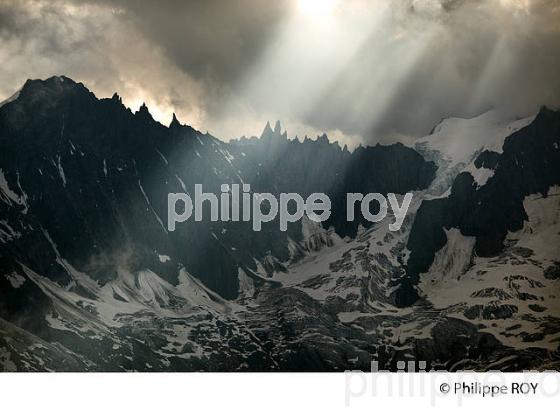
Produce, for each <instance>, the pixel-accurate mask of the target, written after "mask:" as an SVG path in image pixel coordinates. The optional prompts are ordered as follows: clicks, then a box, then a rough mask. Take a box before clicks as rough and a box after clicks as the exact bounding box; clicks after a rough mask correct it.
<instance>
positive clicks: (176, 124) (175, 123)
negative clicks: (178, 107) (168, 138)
mask: <svg viewBox="0 0 560 410" xmlns="http://www.w3.org/2000/svg"><path fill="white" fill-rule="evenodd" d="M180 127H181V123H180V122H179V120H178V119H177V116H176V115H175V113H173V119H172V120H171V123H170V124H169V129H174V128H180Z"/></svg>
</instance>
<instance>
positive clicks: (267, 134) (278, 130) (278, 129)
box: [261, 120, 288, 139]
mask: <svg viewBox="0 0 560 410" xmlns="http://www.w3.org/2000/svg"><path fill="white" fill-rule="evenodd" d="M272 137H275V138H276V137H280V138H283V139H288V132H287V131H284V132H282V124H281V123H280V121H279V120H278V121H276V123H275V124H274V129H272V127H271V126H270V122H269V121H267V122H266V125H265V126H264V129H263V132H262V134H261V138H272Z"/></svg>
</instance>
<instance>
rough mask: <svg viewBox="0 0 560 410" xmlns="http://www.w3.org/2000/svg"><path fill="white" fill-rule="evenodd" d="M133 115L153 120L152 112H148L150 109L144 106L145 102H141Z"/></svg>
mask: <svg viewBox="0 0 560 410" xmlns="http://www.w3.org/2000/svg"><path fill="white" fill-rule="evenodd" d="M135 115H137V116H138V117H139V118H142V119H147V120H151V121H154V118H153V117H152V114H150V110H149V109H148V107H147V106H146V103H145V102H143V103H142V105H141V106H140V108H138V111H136V114H135Z"/></svg>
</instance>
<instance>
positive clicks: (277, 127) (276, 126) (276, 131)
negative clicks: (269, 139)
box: [274, 120, 282, 135]
mask: <svg viewBox="0 0 560 410" xmlns="http://www.w3.org/2000/svg"><path fill="white" fill-rule="evenodd" d="M281 133H282V124H280V120H277V121H276V124H274V134H276V135H280V134H281Z"/></svg>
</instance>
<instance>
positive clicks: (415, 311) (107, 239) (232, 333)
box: [0, 76, 560, 371]
mask: <svg viewBox="0 0 560 410" xmlns="http://www.w3.org/2000/svg"><path fill="white" fill-rule="evenodd" d="M559 144H560V112H556V111H552V110H549V109H547V108H546V107H543V108H542V109H541V110H540V111H539V112H538V113H537V114H536V115H534V116H530V117H527V118H518V119H513V120H512V121H504V120H503V119H502V118H501V117H500V116H499V115H498V114H497V112H496V111H489V112H486V113H483V114H481V115H479V116H477V117H475V118H470V119H461V118H449V119H445V120H443V121H442V122H441V123H440V124H438V125H437V126H436V127H435V128H434V129H433V131H432V132H431V133H430V135H427V136H425V137H423V138H420V139H419V140H417V141H416V143H415V144H414V145H412V146H405V145H403V144H393V145H375V146H365V147H363V146H360V147H358V148H356V149H354V150H352V151H350V150H348V149H347V147H346V146H345V147H341V146H339V144H338V143H336V142H331V141H329V139H328V137H327V136H326V135H322V136H319V137H318V138H317V139H314V140H312V139H308V138H305V139H304V140H299V139H288V137H287V133H286V132H282V127H281V125H280V123H279V122H278V123H276V124H275V126H274V128H273V127H271V126H270V124H267V125H266V126H265V128H264V130H263V133H262V135H261V136H260V137H259V138H257V137H253V138H241V139H238V140H232V141H230V142H224V141H221V140H220V139H218V138H215V137H214V136H212V135H210V134H208V133H200V132H198V131H197V130H195V129H194V128H192V127H190V126H188V125H184V124H182V123H181V122H180V121H179V120H178V119H177V117H176V116H175V115H174V116H173V120H172V122H171V123H170V125H169V126H165V125H162V124H160V123H159V122H157V121H155V120H154V119H153V117H152V116H151V114H150V112H149V109H148V108H147V107H146V106H145V105H142V106H141V107H140V109H139V110H138V111H137V112H132V111H131V110H130V109H129V108H127V107H126V106H125V105H124V104H123V102H122V100H121V98H120V97H119V96H118V95H117V94H115V95H114V96H113V97H112V98H106V99H98V98H97V97H96V96H95V95H94V94H93V93H92V92H90V91H89V90H88V89H87V88H86V87H85V86H84V85H83V84H81V83H77V82H74V81H73V80H72V79H70V78H68V77H64V76H57V77H52V78H49V79H47V80H28V81H27V82H26V83H25V85H24V86H23V87H22V88H21V90H20V91H19V92H18V93H17V94H16V95H14V96H13V97H12V98H10V99H9V100H8V101H6V102H4V103H2V104H0V147H1V151H0V295H1V297H0V369H3V370H19V371H45V370H52V371H70V370H73V371H94V370H95V371H132V370H139V371H198V370H200V371H237V370H239V371H242V370H252V371H255V370H259V371H287V370H292V371H342V370H351V369H360V370H369V368H370V366H371V362H372V361H377V362H378V363H379V367H380V368H387V369H395V368H396V366H397V363H398V362H399V361H407V360H416V361H420V360H422V361H426V362H427V363H428V366H429V368H434V369H447V370H460V369H476V370H488V369H500V370H507V371H515V370H526V369H558V368H559V367H560V366H559V363H560V350H559V347H560V299H559V298H558V297H557V296H558V295H559V292H558V290H560V288H559V280H560V256H559V253H558V249H559V245H560V236H559V235H560V219H559V216H560V188H559V186H558V185H559V184H560V149H559ZM242 183H246V184H250V185H251V188H252V190H253V191H254V192H270V193H273V194H279V193H282V192H296V193H299V194H301V195H302V196H308V195H309V194H310V193H313V192H324V193H327V194H328V195H329V196H330V198H331V200H332V203H333V206H332V215H331V217H330V218H329V219H328V220H327V221H325V222H324V223H322V224H317V223H314V222H312V221H310V220H308V219H305V218H304V219H303V220H301V221H299V222H296V223H292V224H290V225H289V226H288V230H287V231H286V232H282V231H280V230H279V229H278V225H277V224H264V225H263V229H262V231H260V232H255V231H253V230H252V228H251V224H247V223H243V222H197V223H195V222H192V223H191V222H189V223H184V224H180V225H177V229H176V231H174V232H168V231H167V229H166V217H167V194H168V193H175V192H185V193H190V192H194V185H195V184H202V185H203V186H204V190H205V191H206V192H215V193H219V192H220V186H221V184H242ZM348 192H360V193H364V194H365V193H369V192H379V193H382V194H387V193H390V192H392V193H395V194H397V195H404V194H405V193H407V192H414V200H413V202H412V204H411V206H410V208H409V214H408V216H407V218H406V219H405V221H404V223H403V225H402V227H401V229H400V230H399V231H397V232H391V231H390V230H389V227H388V225H389V224H390V223H391V222H392V220H391V218H388V220H387V221H382V222H380V223H376V224H372V223H370V222H368V221H367V220H365V219H363V218H362V219H360V218H358V219H356V220H355V221H353V222H348V221H346V209H345V206H346V202H345V201H346V193H348ZM357 215H361V214H360V213H357Z"/></svg>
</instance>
